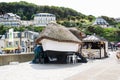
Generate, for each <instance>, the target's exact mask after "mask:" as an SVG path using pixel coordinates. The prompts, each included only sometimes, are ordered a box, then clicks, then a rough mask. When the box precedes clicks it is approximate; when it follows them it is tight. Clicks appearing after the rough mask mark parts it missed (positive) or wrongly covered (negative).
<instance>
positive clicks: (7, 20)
mask: <svg viewBox="0 0 120 80" xmlns="http://www.w3.org/2000/svg"><path fill="white" fill-rule="evenodd" d="M20 19H21V18H20V16H18V15H16V14H13V13H6V14H2V15H0V24H2V25H5V26H18V27H19V26H20V25H21V22H20V21H21V20H20Z"/></svg>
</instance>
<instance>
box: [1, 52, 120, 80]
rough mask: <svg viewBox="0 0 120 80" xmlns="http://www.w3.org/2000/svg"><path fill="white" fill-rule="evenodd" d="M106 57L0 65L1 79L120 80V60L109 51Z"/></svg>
mask: <svg viewBox="0 0 120 80" xmlns="http://www.w3.org/2000/svg"><path fill="white" fill-rule="evenodd" d="M109 54H110V57H109V58H106V59H95V60H89V61H88V63H77V64H31V62H25V63H17V64H10V65H6V66H0V80H120V61H118V60H117V59H116V57H115V52H111V51H109Z"/></svg>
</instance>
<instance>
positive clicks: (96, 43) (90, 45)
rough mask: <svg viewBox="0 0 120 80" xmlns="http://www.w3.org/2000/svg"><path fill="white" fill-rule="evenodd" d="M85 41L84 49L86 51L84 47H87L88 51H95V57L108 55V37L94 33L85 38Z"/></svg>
mask: <svg viewBox="0 0 120 80" xmlns="http://www.w3.org/2000/svg"><path fill="white" fill-rule="evenodd" d="M83 43H84V45H83V49H82V50H83V51H84V49H87V50H86V51H89V52H92V53H94V55H95V58H104V57H107V56H108V54H107V52H108V41H107V40H106V39H104V38H102V37H99V36H97V35H95V34H94V35H90V36H87V37H86V38H84V39H83ZM84 47H85V48H84ZM88 49H89V50H88Z"/></svg>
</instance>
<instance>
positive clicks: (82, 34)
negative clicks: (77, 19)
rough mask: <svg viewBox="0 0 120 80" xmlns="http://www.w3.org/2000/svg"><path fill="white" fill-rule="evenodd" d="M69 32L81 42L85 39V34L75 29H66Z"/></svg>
mask: <svg viewBox="0 0 120 80" xmlns="http://www.w3.org/2000/svg"><path fill="white" fill-rule="evenodd" d="M68 29H69V31H70V32H72V33H73V34H74V35H75V36H76V37H77V38H78V39H80V40H82V39H83V38H85V36H86V35H85V34H84V33H83V32H81V31H80V30H78V29H77V28H68Z"/></svg>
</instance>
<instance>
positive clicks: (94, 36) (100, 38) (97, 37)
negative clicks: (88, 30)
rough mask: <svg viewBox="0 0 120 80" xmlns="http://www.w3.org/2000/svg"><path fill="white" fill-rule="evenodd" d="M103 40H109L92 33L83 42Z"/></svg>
mask: <svg viewBox="0 0 120 80" xmlns="http://www.w3.org/2000/svg"><path fill="white" fill-rule="evenodd" d="M101 41H107V40H106V39H104V38H102V37H100V36H97V35H90V36H87V37H86V38H84V39H83V42H101Z"/></svg>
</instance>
